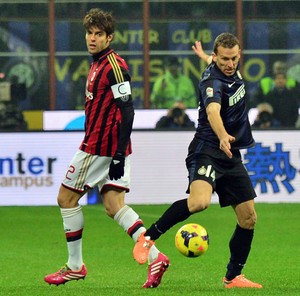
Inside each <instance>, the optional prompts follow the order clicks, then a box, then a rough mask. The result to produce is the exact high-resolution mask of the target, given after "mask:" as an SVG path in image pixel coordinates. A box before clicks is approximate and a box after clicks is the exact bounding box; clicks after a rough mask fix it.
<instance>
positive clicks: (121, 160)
mask: <svg viewBox="0 0 300 296" xmlns="http://www.w3.org/2000/svg"><path fill="white" fill-rule="evenodd" d="M124 165H125V157H124V155H121V154H116V155H115V156H114V157H113V159H112V161H111V163H110V166H109V172H108V175H109V178H110V179H111V180H118V179H120V178H121V177H123V176H124Z"/></svg>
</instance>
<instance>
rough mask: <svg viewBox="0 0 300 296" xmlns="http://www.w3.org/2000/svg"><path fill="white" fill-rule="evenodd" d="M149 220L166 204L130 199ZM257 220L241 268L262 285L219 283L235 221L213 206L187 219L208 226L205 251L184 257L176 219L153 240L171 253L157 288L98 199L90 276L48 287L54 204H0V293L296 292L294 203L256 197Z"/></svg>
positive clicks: (299, 290)
mask: <svg viewBox="0 0 300 296" xmlns="http://www.w3.org/2000/svg"><path fill="white" fill-rule="evenodd" d="M132 207H133V208H134V209H135V210H136V211H137V212H138V213H139V214H140V216H141V217H142V218H143V220H144V222H145V224H146V226H149V225H150V224H151V223H152V222H154V220H156V219H157V218H158V217H159V215H160V214H161V213H162V212H163V211H164V210H165V209H166V208H167V205H155V206H153V205H148V206H145V205H143V206H141V205H135V206H132ZM256 209H257V213H258V223H257V227H256V231H255V237H254V241H253V246H252V251H251V253H250V256H249V259H248V263H247V265H246V267H245V268H244V271H243V272H244V273H245V274H246V276H247V277H248V278H250V279H251V280H253V281H257V282H259V283H261V284H263V286H264V288H263V289H261V290H253V289H250V290H249V289H242V290H241V289H235V290H232V289H229V290H226V289H224V288H223V287H222V283H221V279H222V277H223V276H224V273H225V269H226V264H227V261H228V258H229V251H228V241H229V238H230V237H231V233H232V231H233V229H234V227H235V224H236V222H235V218H234V215H233V212H232V210H231V208H225V209H220V208H219V206H218V205H211V207H210V208H209V209H208V210H207V211H205V212H203V213H200V214H196V215H194V216H192V217H191V218H189V219H188V220H187V221H185V223H187V222H196V223H199V224H202V225H203V226H205V227H206V229H207V230H208V232H209V235H210V246H209V250H208V251H207V253H206V254H205V255H203V256H202V257H198V258H185V257H184V256H182V255H181V254H180V253H179V252H178V251H177V250H176V248H175V246H174V236H175V233H176V230H177V229H178V228H179V227H180V226H182V225H183V224H185V223H180V224H178V225H177V226H176V227H174V228H172V229H171V230H170V231H169V232H168V233H167V234H165V235H164V236H162V237H161V238H160V239H159V240H158V241H157V246H158V247H159V249H160V250H161V251H163V252H165V253H166V254H167V255H168V256H169V257H170V260H171V264H172V265H171V266H170V268H169V271H168V272H167V273H166V274H165V276H164V278H163V281H162V284H161V285H160V286H159V287H158V288H157V289H142V288H141V285H142V284H143V283H144V281H145V279H146V274H147V270H146V268H147V267H146V265H138V264H137V263H136V262H135V261H134V260H133V258H132V247H133V242H132V240H131V239H130V238H129V237H128V236H127V235H126V234H125V233H124V232H123V230H122V229H121V228H120V227H119V226H118V225H117V224H116V223H115V222H114V221H113V220H111V219H109V218H108V217H107V216H106V215H105V213H104V209H103V207H102V205H97V206H85V207H84V215H85V231H84V243H83V249H84V260H85V264H86V265H87V268H88V276H87V277H86V279H85V280H84V281H82V280H81V281H75V282H70V283H66V284H65V285H61V286H58V287H57V286H53V285H51V286H49V285H48V284H46V283H45V282H44V281H43V277H44V275H45V274H47V273H50V272H54V271H56V270H57V269H58V268H59V267H60V266H62V265H63V264H64V263H65V262H66V260H67V249H66V243H65V237H64V233H63V228H62V221H61V217H60V212H59V209H58V207H0V221H1V223H0V225H1V241H0V262H1V276H0V295H3V296H9V295H26V296H27V295H29V296H31V295H32V296H36V295H47V296H52V295H63V296H68V295H82V296H85V295H117V296H122V295H128V296H131V295H156V296H161V295H164V296H172V295H182V296H188V295H193V296H194V295H209V296H210V295H217V296H219V295H226V296H227V295H264V296H265V295H267V296H269V295H270V296H273V295H300V256H299V252H300V223H299V217H300V204H257V205H256Z"/></svg>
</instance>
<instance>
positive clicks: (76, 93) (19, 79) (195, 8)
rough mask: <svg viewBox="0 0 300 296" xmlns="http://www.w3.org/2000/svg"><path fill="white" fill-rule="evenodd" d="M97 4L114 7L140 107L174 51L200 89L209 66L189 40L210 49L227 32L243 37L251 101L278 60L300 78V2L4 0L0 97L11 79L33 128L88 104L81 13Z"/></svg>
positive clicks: (118, 41)
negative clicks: (50, 113) (48, 115)
mask: <svg viewBox="0 0 300 296" xmlns="http://www.w3.org/2000/svg"><path fill="white" fill-rule="evenodd" d="M93 7H100V8H102V9H104V10H108V11H111V12H113V14H114V16H115V18H116V20H117V27H116V32H115V38H114V41H113V44H112V47H113V48H114V49H115V50H116V51H118V52H119V53H120V54H121V55H122V56H123V57H124V58H125V59H126V60H127V62H128V64H129V67H130V70H131V74H132V84H133V97H134V104H135V108H136V109H150V108H152V109H153V106H151V102H150V94H151V90H152V86H153V83H154V82H155V80H156V79H157V78H158V77H159V76H160V75H162V74H163V72H164V63H165V58H166V57H169V56H176V57H177V58H178V59H179V63H180V65H181V71H182V73H183V74H185V75H187V76H188V77H190V79H191V80H192V81H193V83H194V85H195V88H196V90H197V83H198V80H199V77H200V75H201V73H202V71H203V69H204V67H205V65H204V64H203V63H202V62H201V61H200V60H199V59H198V58H197V57H196V56H195V55H194V53H193V52H192V50H191V46H192V45H193V44H194V42H195V41H196V40H200V41H201V42H202V44H203V47H204V49H205V51H206V52H208V53H210V52H211V51H212V45H213V40H214V38H215V37H216V36H217V35H218V34H219V33H221V32H224V31H230V32H232V33H234V34H236V35H237V36H238V37H239V38H240V40H241V42H242V49H243V51H242V54H243V55H242V60H241V68H242V73H243V77H244V79H245V82H246V84H247V87H248V96H249V97H250V99H251V96H252V95H253V93H254V92H255V89H256V88H257V86H258V84H259V82H260V80H261V79H262V78H263V77H265V76H269V75H271V74H272V65H273V63H274V62H275V61H277V60H283V61H285V62H286V63H287V68H288V69H287V70H288V73H289V75H290V76H291V77H293V78H294V79H295V80H297V81H300V38H299V34H300V19H299V9H300V2H299V1H288V2H287V1H268V0H256V1H247V0H244V1H241V0H223V1H214V0H208V1H193V0H190V1H177V0H172V1H167V0H164V1H161V0H160V1H156V0H150V1H146V0H145V1H138V0H131V1H130V0H129V1H123V0H119V1H118V0H111V1H97V3H95V2H94V1H84V0H81V1H80V0H79V1H68V0H56V1H54V0H49V1H47V0H44V1H43V0H35V1H26V0H22V1H21V0H20V1H18V0H12V1H0V10H1V15H0V82H1V86H0V95H1V96H0V101H1V102H2V103H3V101H7V100H8V99H9V98H7V95H8V94H7V89H8V87H10V86H8V84H7V83H11V84H13V90H12V92H11V95H12V96H13V97H12V98H10V100H11V103H13V104H16V105H17V106H18V108H19V109H20V110H21V111H22V113H23V115H24V119H25V121H26V123H27V128H28V129H29V130H32V129H34V130H37V129H43V122H42V121H43V116H42V112H43V111H45V110H82V109H83V103H84V98H83V94H84V86H85V78H86V76H87V73H88V70H89V63H90V57H89V54H88V53H87V51H86V45H85V40H84V35H85V32H84V29H83V26H82V18H83V16H84V15H85V13H86V12H87V11H88V10H89V9H90V8H93ZM15 89H18V91H17V92H15V91H14V90H15ZM14 93H17V95H14ZM2 105H3V104H2ZM4 105H5V104H4ZM11 107H12V106H10V107H9V108H8V109H9V110H7V111H8V112H13V110H11V109H13V108H11ZM196 107H197V106H196V105H195V108H196ZM2 109H3V106H2ZM9 114H10V115H11V113H9ZM8 116H9V115H8ZM4 128H5V127H4ZM19 129H24V126H22V125H20V127H19Z"/></svg>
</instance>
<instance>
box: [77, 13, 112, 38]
mask: <svg viewBox="0 0 300 296" xmlns="http://www.w3.org/2000/svg"><path fill="white" fill-rule="evenodd" d="M83 26H84V28H85V30H86V31H88V30H90V29H91V28H92V27H97V28H98V29H101V30H103V31H104V32H106V34H107V35H112V34H113V33H114V32H115V19H114V18H113V16H112V14H111V13H109V12H105V11H103V10H101V9H100V8H92V9H91V10H90V11H89V12H87V14H86V15H85V17H84V19H83Z"/></svg>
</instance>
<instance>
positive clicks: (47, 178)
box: [0, 130, 300, 205]
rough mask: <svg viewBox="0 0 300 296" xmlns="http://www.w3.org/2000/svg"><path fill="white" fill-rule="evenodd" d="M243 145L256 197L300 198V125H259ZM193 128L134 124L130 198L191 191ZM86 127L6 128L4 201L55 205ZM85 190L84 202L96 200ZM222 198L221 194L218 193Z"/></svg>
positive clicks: (0, 176)
mask: <svg viewBox="0 0 300 296" xmlns="http://www.w3.org/2000/svg"><path fill="white" fill-rule="evenodd" d="M253 133H254V137H255V139H256V142H257V145H256V147H255V148H251V149H247V150H244V151H243V158H244V162H245V166H246V167H247V169H248V171H249V174H250V176H251V179H252V182H253V185H254V186H255V190H256V192H257V195H258V197H257V202H270V203H279V202H291V203H298V202H300V176H299V169H300V153H299V147H300V131H296V130H285V131H283V130H282V131H278V130H277V131H254V132H253ZM193 134H194V132H193V131H153V130H143V131H142V130H134V131H133V133H132V142H133V149H134V153H133V154H132V156H131V165H132V170H131V179H132V180H131V191H130V193H128V194H127V202H128V203H129V204H166V203H172V202H173V201H174V200H177V199H179V198H184V197H186V193H185V191H186V188H187V172H186V168H185V157H186V153H187V147H188V144H189V142H190V141H191V139H192V137H193ZM82 138H83V132H82V131H62V132H28V133H1V139H2V141H1V142H2V149H1V151H0V205H56V196H57V192H58V188H59V185H60V182H61V180H62V178H63V176H64V173H65V171H66V169H67V166H68V163H69V161H70V159H71V157H72V156H73V154H74V153H75V151H76V149H77V147H78V146H79V143H80V142H81V140H82ZM91 202H93V201H92V200H90V199H89V197H88V196H85V197H84V198H83V199H82V200H81V203H82V204H86V203H91ZM213 202H214V203H215V202H217V196H215V195H214V196H213Z"/></svg>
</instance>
